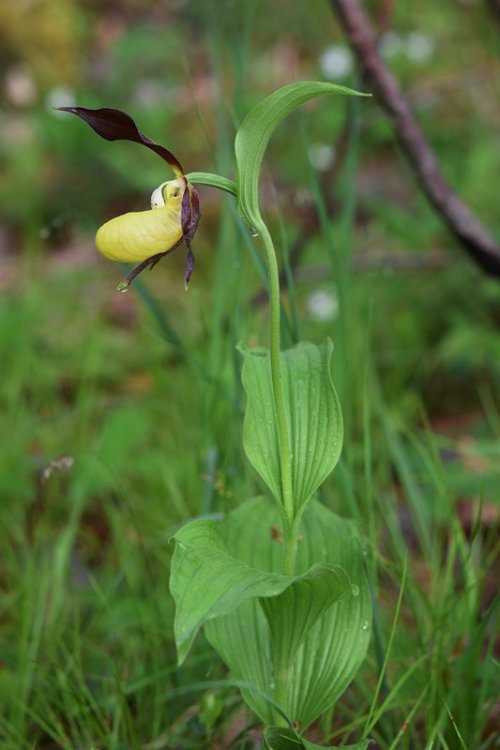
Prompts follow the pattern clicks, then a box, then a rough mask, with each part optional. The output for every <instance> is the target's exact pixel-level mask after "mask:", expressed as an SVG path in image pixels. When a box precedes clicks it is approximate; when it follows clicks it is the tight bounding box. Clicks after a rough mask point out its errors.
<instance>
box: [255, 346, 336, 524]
mask: <svg viewBox="0 0 500 750" xmlns="http://www.w3.org/2000/svg"><path fill="white" fill-rule="evenodd" d="M332 351H333V345H332V342H331V341H329V340H327V341H326V342H325V343H324V344H323V345H322V346H319V347H318V346H315V345H313V344H306V343H302V344H299V345H298V346H297V347H295V348H294V349H289V350H287V351H284V352H282V353H281V362H282V377H283V391H284V396H285V410H286V413H287V419H288V428H289V436H290V448H291V453H292V489H293V499H294V506H295V509H296V510H298V509H299V508H300V507H301V506H302V505H303V504H304V503H305V502H307V500H308V499H309V498H310V497H311V495H313V493H314V492H315V491H316V490H317V488H318V487H319V486H320V484H321V483H322V482H323V481H324V480H325V479H326V477H327V476H328V475H329V474H330V472H331V471H332V470H333V468H334V467H335V465H336V463H337V461H338V459H339V456H340V451H341V448H342V437H343V424H342V412H341V409H340V404H339V400H338V397H337V393H336V391H335V388H334V386H333V383H332V379H331V376H330V359H331V355H332ZM242 352H243V356H244V358H245V363H244V367H243V384H244V386H245V390H246V392H247V399H248V402H247V408H246V413H245V422H244V430H243V441H244V446H245V451H246V454H247V456H248V459H249V461H250V463H251V464H252V465H253V466H254V468H255V469H256V470H257V471H258V473H259V474H260V475H261V477H262V479H263V480H264V481H265V482H266V484H267V486H268V487H269V489H270V490H271V492H272V493H273V495H274V496H275V498H276V499H277V500H278V501H279V502H282V499H281V485H280V467H279V453H278V436H277V428H276V422H275V416H274V409H273V407H272V403H273V390H272V382H271V375H270V365H269V352H268V350H267V349H252V350H248V349H244V350H242Z"/></svg>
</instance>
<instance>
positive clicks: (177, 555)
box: [170, 519, 351, 663]
mask: <svg viewBox="0 0 500 750" xmlns="http://www.w3.org/2000/svg"><path fill="white" fill-rule="evenodd" d="M174 539H175V542H176V548H175V552H174V556H173V560H172V569H171V577H170V590H171V593H172V596H173V597H174V599H175V604H176V613H175V622H174V633H175V641H176V645H177V652H178V657H179V663H182V661H183V660H184V659H185V657H186V655H187V652H188V650H189V647H190V645H191V643H192V641H193V639H194V637H195V636H196V633H197V631H198V629H199V628H200V626H201V625H203V624H204V623H205V622H207V621H209V620H212V619H214V618H217V617H221V616H223V615H228V614H230V613H231V612H232V611H233V610H235V609H236V608H238V607H239V606H242V605H244V604H245V603H248V602H255V603H256V605H257V603H258V604H260V606H261V607H262V609H263V611H264V613H265V617H266V618H267V622H268V627H269V631H270V634H271V642H272V651H273V654H274V655H275V656H276V662H277V663H278V662H279V663H283V660H284V659H285V658H286V657H287V656H288V655H290V654H294V653H295V652H296V651H297V649H298V648H299V647H300V645H301V643H302V642H303V640H304V638H306V637H307V634H308V633H309V631H310V630H311V628H312V627H314V625H315V624H316V622H317V621H318V620H319V619H320V618H321V616H322V615H323V614H324V613H325V612H326V611H327V610H328V608H329V607H331V605H332V604H333V603H334V602H336V601H337V600H338V599H340V598H341V597H342V596H343V595H344V594H345V593H346V592H348V591H350V588H351V584H350V581H349V578H348V576H347V575H346V573H345V572H344V571H343V570H342V569H341V568H339V567H338V566H332V565H324V564H322V565H313V566H312V567H311V568H310V569H309V570H307V571H306V572H305V573H304V574H302V575H299V576H285V575H282V574H281V573H278V572H274V571H263V570H259V569H257V568H254V567H251V566H250V565H248V564H247V563H246V562H243V561H241V560H238V559H237V558H236V557H233V556H231V555H230V554H228V551H227V549H226V546H225V543H224V541H223V539H222V537H221V535H220V529H219V524H216V523H215V522H214V521H211V520H208V519H200V520H197V521H192V522H191V523H188V524H186V526H184V527H183V528H182V529H181V530H180V531H178V532H177V534H176V535H175V537H174ZM269 543H270V542H269ZM239 647H240V648H244V647H245V643H241V644H240V646H239Z"/></svg>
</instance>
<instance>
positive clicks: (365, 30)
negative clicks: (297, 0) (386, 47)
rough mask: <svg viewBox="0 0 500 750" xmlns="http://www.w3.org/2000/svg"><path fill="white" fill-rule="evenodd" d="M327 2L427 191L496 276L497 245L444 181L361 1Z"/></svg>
mask: <svg viewBox="0 0 500 750" xmlns="http://www.w3.org/2000/svg"><path fill="white" fill-rule="evenodd" d="M331 5H332V8H333V9H334V11H335V12H336V14H337V16H338V18H339V20H340V22H341V24H342V26H343V27H344V29H345V32H346V34H347V37H348V40H349V43H350V44H351V46H352V48H353V50H354V52H355V54H356V56H357V59H358V62H359V64H360V66H361V67H362V69H363V71H364V74H365V76H366V79H367V82H368V84H369V86H370V87H371V89H372V90H373V92H374V93H375V94H376V96H377V97H378V99H379V101H380V103H381V104H382V106H383V107H384V109H385V110H386V112H387V114H388V115H389V117H390V119H391V120H392V123H393V125H394V129H395V131H396V135H397V138H398V140H399V143H400V145H401V148H402V150H403V153H404V154H405V156H406V157H407V159H408V161H409V162H410V164H411V166H412V168H413V171H414V172H415V174H416V176H417V179H418V181H419V183H420V185H421V187H422V190H423V191H424V193H425V195H426V196H427V198H428V199H429V201H430V202H431V203H432V205H433V206H434V208H435V209H436V210H437V212H438V213H439V214H440V215H441V216H442V218H443V220H444V221H445V222H446V224H447V225H448V228H449V229H450V231H451V232H452V233H453V235H454V236H455V237H456V238H457V239H458V240H459V242H460V244H461V245H462V246H463V247H464V249H465V250H466V251H467V253H468V254H469V255H470V257H471V258H472V259H473V260H474V261H475V262H476V263H477V264H478V265H479V266H480V267H481V268H482V269H483V270H484V271H486V273H488V274H490V275H491V276H496V277H500V246H499V245H498V244H497V243H496V242H495V240H494V239H493V237H492V236H491V235H490V234H489V232H488V231H487V230H486V229H485V228H484V226H483V225H482V224H481V223H480V222H479V221H478V220H477V219H476V218H475V217H474V216H473V214H472V213H471V211H470V210H469V208H468V207H467V206H466V205H465V203H463V201H461V200H460V198H459V197H458V196H457V195H456V193H455V192H454V191H453V190H452V188H451V187H450V186H449V185H448V183H447V182H446V180H445V178H444V176H443V174H442V172H441V170H440V168H439V165H438V162H437V159H436V157H435V155H434V152H433V150H432V148H431V147H430V145H429V144H428V142H427V140H426V138H425V136H424V134H423V132H422V130H421V129H420V126H419V125H418V123H417V121H416V119H415V116H414V114H413V112H412V110H411V107H410V105H409V103H408V101H407V99H406V97H405V96H404V94H403V91H402V89H401V87H400V86H399V84H398V82H397V80H396V78H395V77H394V76H393V74H392V73H391V71H390V70H389V69H388V68H387V67H386V65H385V63H384V62H383V60H382V58H381V57H380V55H379V53H378V51H377V46H376V40H375V36H374V34H373V31H372V29H371V27H370V24H369V22H368V19H367V17H366V15H365V13H364V11H363V9H362V6H361V4H360V2H359V0H331Z"/></svg>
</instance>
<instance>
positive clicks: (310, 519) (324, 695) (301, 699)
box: [205, 498, 371, 729]
mask: <svg viewBox="0 0 500 750" xmlns="http://www.w3.org/2000/svg"><path fill="white" fill-rule="evenodd" d="M281 530H282V529H281V516H280V513H279V509H278V508H277V506H276V505H274V504H272V503H270V502H269V501H268V500H266V499H264V498H256V499H254V500H249V501H247V502H245V503H244V504H243V505H242V506H240V507H239V508H238V509H237V510H235V511H234V512H232V513H230V514H229V515H228V516H227V517H226V518H225V519H224V521H223V522H222V523H221V533H222V536H223V538H224V540H225V543H226V549H227V551H228V554H230V555H232V556H234V557H237V558H238V559H239V560H241V561H243V562H245V563H246V564H247V565H250V566H251V567H252V568H255V569H257V570H262V571H279V570H281V566H282V554H283V542H282V541H280V531H281ZM318 562H319V563H323V564H326V565H329V566H333V567H336V566H339V567H341V568H343V569H344V570H345V571H347V573H348V575H349V579H350V581H351V582H352V584H353V586H357V588H358V589H359V593H358V594H357V595H355V593H352V589H351V591H349V592H347V593H346V594H345V595H344V596H343V597H342V599H340V601H338V602H337V603H336V604H335V605H334V606H332V607H330V608H329V609H327V610H326V611H325V612H324V613H323V614H322V616H321V617H320V618H319V619H318V620H317V622H316V624H315V625H313V626H312V627H311V628H310V630H309V632H308V633H307V635H306V636H305V637H304V639H303V641H302V643H301V644H300V646H299V647H298V648H297V650H296V653H295V656H293V654H291V659H290V664H289V667H290V669H289V671H288V674H287V678H286V684H285V685H279V684H278V683H277V677H278V674H277V669H276V665H275V663H274V662H273V635H272V631H271V628H270V626H269V621H268V619H267V618H266V616H265V615H264V612H263V610H262V607H261V606H259V604H258V603H257V602H255V601H248V600H247V601H246V602H243V603H242V604H241V605H240V606H239V607H238V608H237V609H235V610H233V612H231V613H230V614H228V615H224V616H222V617H218V618H217V619H216V620H210V621H209V622H207V623H206V625H205V633H206V635H207V637H208V639H209V641H210V642H211V643H212V645H213V646H214V648H215V649H216V650H217V651H218V652H219V654H220V656H221V657H222V659H223V660H224V661H225V662H226V664H228V665H229V667H230V669H231V671H232V672H233V674H234V676H235V678H236V679H239V680H243V681H244V682H246V683H248V684H249V685H252V686H253V688H254V689H252V690H245V689H243V690H242V693H243V697H244V698H245V700H246V701H247V703H248V704H249V705H250V706H251V707H252V708H253V710H254V711H255V712H256V713H257V714H258V715H259V716H260V718H261V719H262V720H263V721H264V722H265V723H267V724H269V725H272V724H275V723H277V716H276V713H275V711H274V710H273V708H272V706H271V705H270V703H269V701H266V700H264V699H263V697H262V695H263V694H267V695H269V696H270V697H271V698H274V699H275V700H276V701H278V702H279V704H280V706H281V708H282V709H283V711H284V712H285V714H286V715H288V716H289V717H290V718H291V719H292V720H293V721H294V722H295V721H297V722H299V723H300V726H301V727H302V728H303V729H306V728H307V727H308V726H309V725H310V724H311V722H313V721H314V719H316V718H317V717H318V716H319V715H320V714H321V713H322V712H323V711H324V710H326V709H327V708H329V707H330V706H331V705H333V704H334V703H335V701H336V700H337V699H338V698H339V696H340V695H341V694H342V693H343V692H344V690H345V689H346V687H347V686H348V685H349V683H350V682H351V680H352V679H353V677H354V675H355V674H356V672H357V670H358V668H359V666H360V664H361V662H362V660H363V659H364V656H365V653H366V649H367V646H368V642H369V638H370V621H371V607H370V596H369V591H368V585H367V582H366V575H365V570H364V557H363V554H362V550H361V545H360V542H359V538H358V535H357V533H356V530H355V528H354V526H353V525H352V524H351V523H350V522H348V521H345V520H344V519H342V518H339V517H338V516H336V515H335V514H334V513H332V512H331V511H329V510H328V509H327V508H325V507H324V506H322V505H320V504H319V503H317V502H315V501H313V502H311V503H309V504H308V505H307V507H306V508H305V510H304V514H303V516H302V521H301V529H300V540H299V544H298V554H297V569H298V570H299V571H300V572H301V571H307V570H309V569H310V567H311V565H313V564H314V563H318ZM308 604H309V603H308ZM297 606H298V603H297ZM301 609H302V610H304V609H306V607H302V608H301ZM299 611H300V610H299Z"/></svg>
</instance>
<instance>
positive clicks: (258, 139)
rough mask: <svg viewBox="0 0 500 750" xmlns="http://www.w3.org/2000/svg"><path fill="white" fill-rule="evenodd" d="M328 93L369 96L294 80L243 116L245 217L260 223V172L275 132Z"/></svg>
mask: <svg viewBox="0 0 500 750" xmlns="http://www.w3.org/2000/svg"><path fill="white" fill-rule="evenodd" d="M324 94H348V95H349V96H369V94H363V93H360V92H359V91H354V90H353V89H349V88H347V87H346V86H338V85H337V84H335V83H324V82H321V81H301V82H299V83H290V84H288V85H287V86H283V87H282V88H280V89H278V90H277V91H274V92H273V93H272V94H270V95H269V96H267V97H266V98H265V99H263V100H262V101H260V102H259V103H258V104H257V105H256V106H255V107H253V109H251V110H250V112H249V113H248V115H247V116H246V117H245V119H244V120H243V122H242V124H241V126H240V128H239V130H238V132H237V133H236V139H235V143H234V148H235V152H236V164H237V171H238V176H237V185H238V205H239V209H240V212H241V214H242V216H243V218H244V219H245V220H246V221H247V222H248V223H249V224H250V225H251V226H254V225H257V224H258V223H259V216H260V212H259V175H260V168H261V164H262V159H263V156H264V153H265V150H266V147H267V144H268V143H269V139H270V138H271V135H272V134H273V132H274V131H275V130H276V128H277V127H278V125H279V124H280V123H281V122H282V120H284V119H285V117H286V116H287V115H289V114H290V112H293V110H294V109H297V107H300V105H301V104H304V103H305V102H307V101H309V99H314V98H315V97H317V96H321V95H324Z"/></svg>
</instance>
